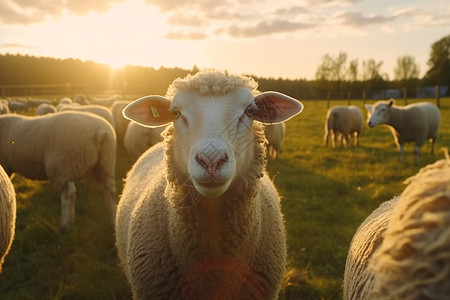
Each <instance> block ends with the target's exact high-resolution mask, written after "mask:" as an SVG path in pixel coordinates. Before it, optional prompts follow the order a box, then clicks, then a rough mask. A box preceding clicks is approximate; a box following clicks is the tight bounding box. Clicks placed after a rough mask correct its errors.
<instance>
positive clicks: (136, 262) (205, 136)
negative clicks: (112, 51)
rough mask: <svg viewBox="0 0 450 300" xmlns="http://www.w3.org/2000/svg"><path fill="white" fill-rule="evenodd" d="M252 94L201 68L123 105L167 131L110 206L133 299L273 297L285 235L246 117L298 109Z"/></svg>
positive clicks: (245, 83)
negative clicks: (165, 90)
mask: <svg viewBox="0 0 450 300" xmlns="http://www.w3.org/2000/svg"><path fill="white" fill-rule="evenodd" d="M256 88H257V83H256V82H255V81H254V80H253V79H251V78H249V77H241V76H233V75H229V74H227V73H225V74H223V73H220V72H213V71H205V72H199V73H197V74H196V75H194V76H191V75H188V76H187V77H186V78H184V79H180V78H179V79H176V80H175V81H174V82H173V83H172V85H171V86H170V87H169V90H168V93H167V95H166V97H161V96H147V97H143V98H141V99H138V100H136V101H135V102H133V103H131V104H130V105H128V106H127V107H126V108H125V110H124V115H125V116H126V117H127V118H130V119H132V120H133V121H136V122H139V123H140V124H143V125H146V126H150V127H151V126H156V127H157V126H164V125H167V124H170V125H169V127H168V128H167V129H166V131H165V132H164V134H165V139H164V141H163V142H162V143H159V144H157V145H155V146H153V147H151V148H150V149H149V150H147V151H146V152H145V153H144V154H143V155H142V156H141V157H140V158H139V160H138V161H137V162H136V163H135V164H134V166H133V167H132V169H131V171H130V172H129V173H128V175H127V178H126V181H125V186H124V190H123V194H122V197H121V199H120V201H119V205H118V208H117V217H116V246H117V249H118V254H119V257H120V260H121V263H122V267H123V268H124V271H125V274H126V276H127V278H128V281H129V282H130V284H131V287H132V291H133V296H134V298H135V299H150V298H155V299H180V298H185V299H216V298H220V297H222V298H224V299H273V298H276V297H277V293H278V291H279V289H280V285H281V281H282V278H283V274H284V271H285V260H286V240H285V229H284V225H283V219H282V214H281V211H280V199H279V196H278V193H277V191H276V189H275V187H274V185H273V183H272V181H271V180H270V179H269V177H268V175H267V174H266V172H265V163H266V159H265V138H264V133H263V126H262V124H261V123H259V122H254V120H256V121H260V122H263V123H278V122H283V121H286V120H287V119H289V118H291V117H293V116H294V115H296V114H298V113H299V112H300V111H301V110H302V108H303V105H302V104H301V103H300V102H298V101H297V100H295V99H293V98H290V97H288V96H286V95H283V94H280V93H276V92H266V93H262V94H257V91H256Z"/></svg>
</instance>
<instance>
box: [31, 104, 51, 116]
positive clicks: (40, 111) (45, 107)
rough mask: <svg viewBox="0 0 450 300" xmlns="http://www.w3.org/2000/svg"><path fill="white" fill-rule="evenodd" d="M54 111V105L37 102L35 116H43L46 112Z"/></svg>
mask: <svg viewBox="0 0 450 300" xmlns="http://www.w3.org/2000/svg"><path fill="white" fill-rule="evenodd" d="M55 112H56V107H55V106H54V105H51V104H48V103H42V104H39V106H38V107H37V108H36V116H43V115H46V114H51V113H55Z"/></svg>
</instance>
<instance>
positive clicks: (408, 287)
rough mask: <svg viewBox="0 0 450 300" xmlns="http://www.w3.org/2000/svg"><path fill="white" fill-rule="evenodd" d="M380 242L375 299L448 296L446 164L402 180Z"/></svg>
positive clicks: (449, 167) (449, 185) (449, 189)
mask: <svg viewBox="0 0 450 300" xmlns="http://www.w3.org/2000/svg"><path fill="white" fill-rule="evenodd" d="M407 183H408V184H409V185H408V187H407V188H406V189H405V190H404V192H403V194H402V196H401V198H402V199H401V201H399V203H398V205H397V206H396V207H395V209H394V214H393V216H392V219H391V220H390V222H389V224H388V227H387V230H386V233H385V239H384V242H383V244H382V245H381V247H380V249H379V251H378V252H377V253H376V254H375V255H374V259H373V264H372V268H373V272H374V273H375V274H376V279H375V285H374V290H373V297H374V298H376V299H444V298H445V299H447V297H448V295H450V285H449V278H450V160H441V161H438V162H436V163H434V164H432V165H429V166H427V167H425V168H423V169H422V170H421V171H420V172H419V173H418V174H417V175H416V176H414V177H412V178H410V179H408V180H407Z"/></svg>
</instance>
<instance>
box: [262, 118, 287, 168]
mask: <svg viewBox="0 0 450 300" xmlns="http://www.w3.org/2000/svg"><path fill="white" fill-rule="evenodd" d="M264 132H265V135H266V139H267V142H268V143H267V153H268V154H269V155H270V156H271V157H272V158H275V159H277V158H278V155H279V154H280V153H281V150H282V146H283V140H284V135H285V133H286V125H285V124H284V123H277V124H272V125H266V126H265V130H264Z"/></svg>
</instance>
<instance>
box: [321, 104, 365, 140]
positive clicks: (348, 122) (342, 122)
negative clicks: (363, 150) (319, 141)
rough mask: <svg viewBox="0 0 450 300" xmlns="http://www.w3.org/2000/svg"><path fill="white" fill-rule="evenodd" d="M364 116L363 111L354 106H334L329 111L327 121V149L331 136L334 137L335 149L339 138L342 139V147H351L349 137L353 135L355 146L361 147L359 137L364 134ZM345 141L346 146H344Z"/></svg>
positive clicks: (325, 138) (325, 136) (325, 137)
mask: <svg viewBox="0 0 450 300" xmlns="http://www.w3.org/2000/svg"><path fill="white" fill-rule="evenodd" d="M363 124H364V116H363V113H362V112H361V110H360V109H359V108H358V107H356V106H354V105H349V106H341V105H338V106H334V107H332V108H330V109H329V110H328V111H327V117H326V121H325V135H324V140H325V147H327V146H328V140H329V139H330V137H331V135H333V136H334V140H333V147H335V146H337V142H338V138H339V136H340V137H341V145H345V146H348V145H349V137H350V136H351V135H353V137H354V139H355V145H356V146H358V145H359V135H360V134H361V132H362V129H363ZM344 141H345V144H344Z"/></svg>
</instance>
